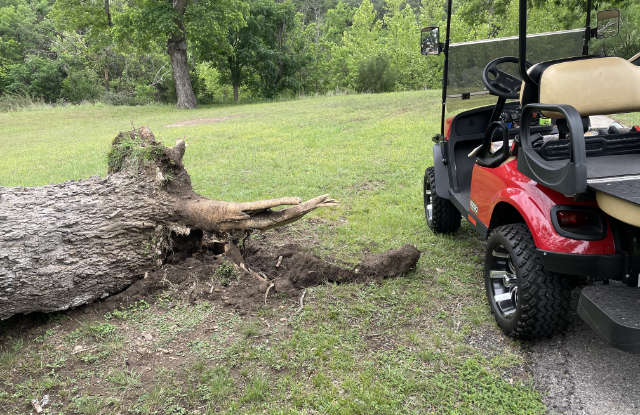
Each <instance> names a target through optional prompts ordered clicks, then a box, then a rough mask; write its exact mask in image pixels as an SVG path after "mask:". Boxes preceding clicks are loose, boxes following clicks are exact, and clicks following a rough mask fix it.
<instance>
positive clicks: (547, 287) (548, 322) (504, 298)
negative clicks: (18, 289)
mask: <svg viewBox="0 0 640 415" xmlns="http://www.w3.org/2000/svg"><path fill="white" fill-rule="evenodd" d="M484 281H485V289H486V292H487V299H488V300H489V305H490V306H491V312H492V313H493V314H494V316H495V319H496V322H497V323H498V326H500V328H501V329H502V331H504V333H505V334H507V335H508V336H511V337H515V338H520V339H534V338H541V337H550V336H552V335H553V334H555V333H557V332H559V331H561V330H563V329H564V328H566V326H567V323H568V321H569V320H568V316H569V308H570V301H571V289H570V286H569V284H568V282H567V281H566V280H565V279H564V278H563V277H562V276H561V275H558V274H554V273H550V272H545V271H544V269H543V267H542V262H541V260H540V258H539V256H538V253H537V252H536V246H535V244H534V242H533V238H532V237H531V233H530V232H529V229H528V228H527V226H526V225H525V224H523V223H516V224H510V225H504V226H500V227H497V228H496V229H495V230H494V231H493V232H492V233H491V235H490V236H489V240H488V241H487V252H486V257H485V270H484Z"/></svg>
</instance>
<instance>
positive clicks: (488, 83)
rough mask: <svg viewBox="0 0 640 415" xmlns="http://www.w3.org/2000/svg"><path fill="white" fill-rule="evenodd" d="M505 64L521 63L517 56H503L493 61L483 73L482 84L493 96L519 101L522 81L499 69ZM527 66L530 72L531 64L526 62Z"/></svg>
mask: <svg viewBox="0 0 640 415" xmlns="http://www.w3.org/2000/svg"><path fill="white" fill-rule="evenodd" d="M503 63H520V59H519V58H517V57H515V56H503V57H501V58H498V59H494V60H492V61H491V62H489V63H488V64H487V66H485V67H484V70H483V71H482V82H483V83H484V86H485V87H487V89H488V90H489V92H490V93H491V94H492V95H495V96H498V97H503V98H506V99H518V98H519V97H520V88H521V87H522V79H520V78H516V77H515V76H513V75H510V74H508V73H506V72H503V71H501V70H500V69H498V65H500V64H503ZM526 65H527V70H528V69H529V68H530V67H531V64H530V63H529V62H526Z"/></svg>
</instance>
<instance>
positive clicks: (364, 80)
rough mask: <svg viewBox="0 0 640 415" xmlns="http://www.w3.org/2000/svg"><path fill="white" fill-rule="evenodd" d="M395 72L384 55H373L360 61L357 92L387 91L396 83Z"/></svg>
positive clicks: (391, 89)
mask: <svg viewBox="0 0 640 415" xmlns="http://www.w3.org/2000/svg"><path fill="white" fill-rule="evenodd" d="M396 79H397V76H396V73H395V72H394V71H393V69H392V68H391V65H390V64H389V59H388V58H387V57H386V56H384V55H378V56H374V57H372V58H369V59H367V60H365V61H363V62H362V63H360V67H359V69H358V79H357V90H358V92H389V91H393V89H394V87H395V84H396Z"/></svg>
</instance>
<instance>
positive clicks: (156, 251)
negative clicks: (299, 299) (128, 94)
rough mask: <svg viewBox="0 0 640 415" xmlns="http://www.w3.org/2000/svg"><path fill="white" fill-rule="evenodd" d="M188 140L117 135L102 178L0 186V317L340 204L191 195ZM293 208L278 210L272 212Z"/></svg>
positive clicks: (82, 297) (53, 305) (86, 296)
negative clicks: (243, 200) (238, 200)
mask: <svg viewBox="0 0 640 415" xmlns="http://www.w3.org/2000/svg"><path fill="white" fill-rule="evenodd" d="M184 151H185V143H184V141H179V142H178V143H177V144H176V146H174V147H171V148H166V147H164V146H162V145H161V144H159V143H157V142H156V141H155V139H154V136H153V134H152V133H151V131H149V130H148V129H146V128H140V129H138V130H134V131H131V132H128V133H121V134H120V135H118V137H116V139H115V140H114V142H113V146H112V150H111V152H110V154H109V175H108V176H107V177H106V178H97V177H96V178H90V179H86V180H80V181H73V182H66V183H62V184H58V185H51V186H43V187H35V188H7V187H0V319H6V318H8V317H10V316H12V315H14V314H18V313H29V312H33V311H57V310H65V309H68V308H71V307H76V306H79V305H82V304H86V303H89V302H92V301H95V300H96V299H99V298H104V297H107V296H109V295H111V294H113V293H117V292H120V291H122V290H123V289H125V288H126V287H128V286H130V285H131V284H132V283H133V282H134V281H136V280H138V279H140V278H141V277H142V276H144V275H145V274H146V273H148V272H150V271H152V270H153V269H154V268H155V267H157V266H159V265H161V264H162V263H165V262H167V261H171V260H177V259H179V258H180V257H181V256H188V255H190V254H191V253H192V252H195V251H196V250H199V249H202V246H203V244H206V245H207V246H208V247H209V249H213V250H218V251H219V253H223V252H224V250H225V246H227V244H229V243H234V242H235V241H238V240H239V239H240V238H242V237H243V236H244V235H245V234H246V233H247V232H250V231H252V230H264V229H269V228H273V227H276V226H281V225H284V224H287V223H290V222H293V221H295V220H297V219H299V218H301V217H302V216H304V215H305V214H307V213H308V212H311V211H312V210H314V209H316V208H318V207H323V206H332V205H335V204H336V202H335V201H334V200H332V199H330V198H329V197H328V196H327V195H324V196H319V197H316V198H314V199H311V200H309V201H306V202H301V201H300V199H298V198H289V197H288V198H282V199H273V200H262V201H258V202H251V203H228V202H221V201H214V200H210V199H207V198H204V197H202V196H199V195H198V194H196V193H194V192H193V190H192V188H191V182H190V178H189V175H188V174H187V172H186V171H185V169H184V167H183V165H182V157H183V155H184ZM283 205H289V206H291V207H289V208H287V209H283V210H272V208H275V207H278V206H283Z"/></svg>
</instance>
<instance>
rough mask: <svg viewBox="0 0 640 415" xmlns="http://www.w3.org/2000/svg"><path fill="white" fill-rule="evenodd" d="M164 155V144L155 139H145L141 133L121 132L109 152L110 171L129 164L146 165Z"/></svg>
mask: <svg viewBox="0 0 640 415" xmlns="http://www.w3.org/2000/svg"><path fill="white" fill-rule="evenodd" d="M162 156H163V151H162V146H160V145H158V144H157V143H156V142H155V141H150V140H145V139H144V137H143V136H141V135H140V134H135V133H134V134H131V135H127V134H120V135H118V136H117V137H116V139H115V140H114V141H113V144H112V146H111V150H110V151H109V154H107V164H108V166H109V173H116V172H119V171H121V170H123V169H124V168H126V167H128V166H132V167H135V168H140V167H145V166H148V165H149V164H150V163H151V162H155V161H157V160H159V159H160V157H162Z"/></svg>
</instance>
